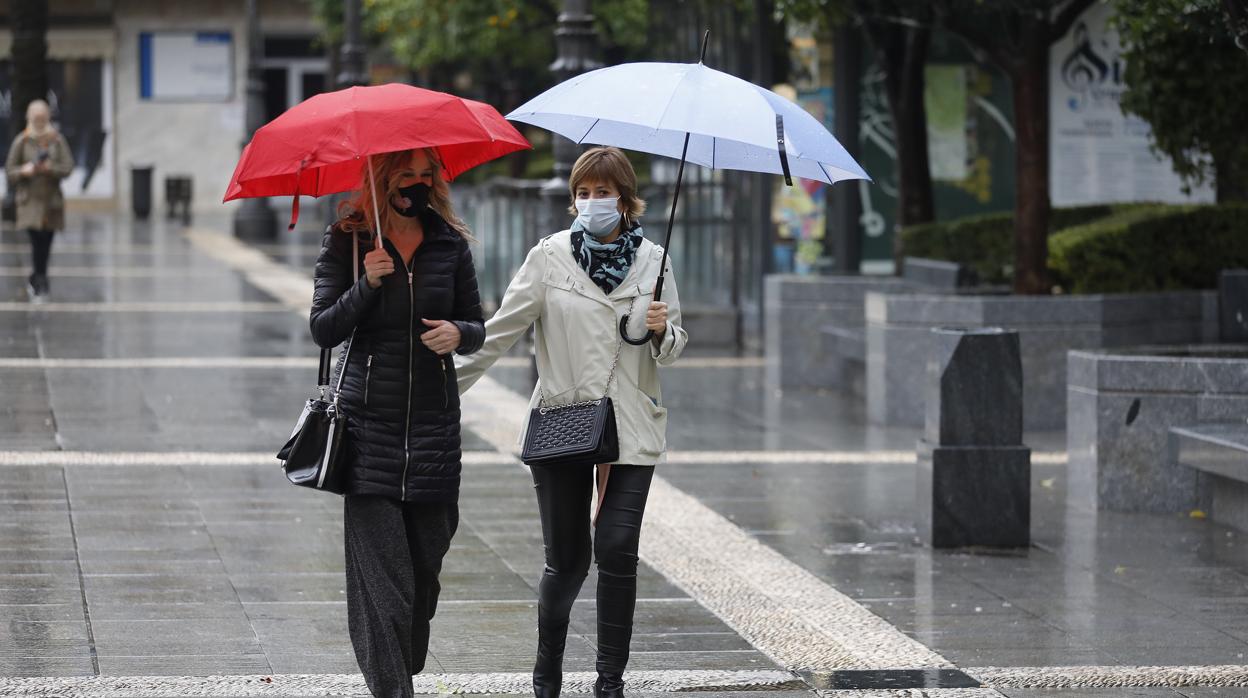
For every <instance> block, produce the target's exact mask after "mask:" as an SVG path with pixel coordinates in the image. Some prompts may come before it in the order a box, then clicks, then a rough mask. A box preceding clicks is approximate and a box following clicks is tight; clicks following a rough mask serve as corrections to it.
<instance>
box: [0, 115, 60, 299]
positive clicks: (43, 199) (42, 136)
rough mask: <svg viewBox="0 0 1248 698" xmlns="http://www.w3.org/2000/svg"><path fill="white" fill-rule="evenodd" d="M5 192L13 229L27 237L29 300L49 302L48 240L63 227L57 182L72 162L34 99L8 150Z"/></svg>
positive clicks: (50, 243)
mask: <svg viewBox="0 0 1248 698" xmlns="http://www.w3.org/2000/svg"><path fill="white" fill-rule="evenodd" d="M4 169H5V172H6V174H7V175H8V180H9V186H12V187H16V196H15V199H16V202H17V227H18V229H24V230H25V231H26V234H27V235H28V236H29V237H30V256H31V266H32V267H33V268H32V270H31V274H30V278H29V279H28V280H27V292H28V293H29V295H30V298H31V300H33V301H41V300H44V299H46V298H47V295H48V292H49V290H50V284H49V283H48V260H49V258H50V257H51V256H52V237H53V236H54V235H55V234H56V231H58V230H62V229H63V228H64V227H65V197H64V195H62V194H61V180H62V179H65V178H66V177H68V176H69V174H70V172H73V170H74V157H73V154H72V153H71V152H70V150H69V143H68V142H67V141H66V140H65V137H64V136H62V135H61V134H60V132H58V131H57V130H56V129H55V128H53V127H52V110H51V109H49V108H48V103H47V102H45V101H43V100H42V99H36V100H34V101H32V102H31V103H30V106H28V107H27V108H26V128H25V129H23V130H22V132H21V133H20V134H18V136H17V138H16V139H14V140H13V144H12V145H11V146H9V157H8V161H7V162H6V163H5V168H4Z"/></svg>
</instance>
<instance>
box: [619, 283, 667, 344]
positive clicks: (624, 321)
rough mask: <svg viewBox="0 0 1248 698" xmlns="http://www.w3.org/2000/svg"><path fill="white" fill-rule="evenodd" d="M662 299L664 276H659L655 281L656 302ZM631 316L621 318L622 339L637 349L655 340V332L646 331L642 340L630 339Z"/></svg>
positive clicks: (630, 314)
mask: <svg viewBox="0 0 1248 698" xmlns="http://www.w3.org/2000/svg"><path fill="white" fill-rule="evenodd" d="M662 297H663V275H662V274H659V278H658V279H655V281H654V300H656V301H657V300H659V299H660V298H662ZM647 309H648V308H647ZM631 316H632V313H629V314H628V315H625V316H624V317H622V318H620V339H623V340H624V341H625V342H628V343H629V344H631V345H633V346H635V347H639V346H641V345H643V344H645V343H646V342H649V341H650V340H651V339H654V330H646V334H645V335H644V336H642V338H641V339H633V338H632V337H629V336H628V318H629V317H631Z"/></svg>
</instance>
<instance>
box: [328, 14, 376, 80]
mask: <svg viewBox="0 0 1248 698" xmlns="http://www.w3.org/2000/svg"><path fill="white" fill-rule="evenodd" d="M342 16H343V22H342V28H343V36H342V51H341V52H340V53H339V54H338V56H339V61H340V62H341V63H342V69H341V71H340V72H339V73H338V75H337V77H335V78H334V82H335V83H336V85H337V88H338V89H340V90H341V89H343V88H346V87H354V86H357V85H367V84H368V69H367V66H366V65H365V61H364V58H365V54H364V42H363V41H362V40H361V39H360V0H345V2H343V4H342Z"/></svg>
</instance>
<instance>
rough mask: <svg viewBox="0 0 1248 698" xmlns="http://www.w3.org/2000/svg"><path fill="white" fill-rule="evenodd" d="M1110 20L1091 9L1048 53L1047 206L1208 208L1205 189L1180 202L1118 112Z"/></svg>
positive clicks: (1166, 173)
mask: <svg viewBox="0 0 1248 698" xmlns="http://www.w3.org/2000/svg"><path fill="white" fill-rule="evenodd" d="M1112 12H1113V8H1112V7H1111V6H1110V5H1108V4H1104V3H1097V4H1094V5H1092V7H1090V8H1088V10H1087V11H1086V12H1084V13H1083V16H1082V17H1080V18H1079V20H1078V21H1077V22H1075V26H1074V27H1073V28H1072V29H1071V31H1070V32H1069V33H1068V34H1067V35H1066V36H1065V37H1062V39H1061V40H1060V41H1058V42H1057V43H1055V44H1054V45H1053V47H1052V49H1050V51H1049V95H1050V97H1049V116H1050V118H1051V124H1050V138H1049V154H1050V165H1049V183H1050V196H1051V198H1052V201H1053V205H1054V206H1073V205H1079V204H1091V203H1114V202H1123V201H1159V202H1170V203H1182V202H1207V201H1213V200H1214V191H1213V189H1212V188H1211V187H1209V186H1204V187H1195V188H1193V190H1192V193H1191V194H1190V195H1189V194H1184V193H1183V185H1182V182H1181V180H1180V179H1179V177H1178V175H1176V174H1175V173H1174V170H1173V168H1172V167H1171V164H1170V161H1169V160H1168V159H1163V158H1159V157H1158V156H1157V155H1156V154H1154V153H1153V152H1152V150H1151V149H1150V148H1149V145H1148V144H1149V126H1148V124H1147V123H1145V122H1143V121H1142V120H1140V119H1139V118H1137V117H1135V116H1127V115H1124V114H1123V113H1122V110H1121V109H1120V108H1119V106H1118V105H1119V101H1120V100H1121V97H1122V93H1123V91H1124V89H1125V88H1124V85H1123V82H1122V76H1123V69H1124V65H1123V58H1122V49H1121V44H1120V43H1119V38H1118V33H1117V32H1116V31H1115V30H1114V29H1113V27H1112V26H1110V25H1109V18H1110V17H1111V16H1112Z"/></svg>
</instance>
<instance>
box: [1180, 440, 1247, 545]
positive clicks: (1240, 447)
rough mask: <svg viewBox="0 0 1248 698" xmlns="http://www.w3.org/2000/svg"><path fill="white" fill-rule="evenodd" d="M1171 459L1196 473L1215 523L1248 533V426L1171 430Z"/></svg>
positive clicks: (1203, 496) (1203, 497) (1203, 498)
mask: <svg viewBox="0 0 1248 698" xmlns="http://www.w3.org/2000/svg"><path fill="white" fill-rule="evenodd" d="M1170 457H1171V460H1172V461H1173V462H1175V463H1178V464H1179V465H1183V466H1187V467H1189V468H1192V469H1193V470H1196V471H1197V472H1198V473H1199V475H1198V477H1199V479H1200V490H1201V491H1202V500H1204V501H1205V502H1207V503H1206V504H1205V506H1206V507H1207V508H1208V509H1209V514H1210V516H1211V517H1212V518H1213V520H1214V521H1217V522H1218V523H1222V524H1226V525H1227V526H1233V527H1235V528H1238V529H1240V530H1245V531H1248V424H1244V423H1235V422H1232V423H1226V424H1202V425H1200V426H1194V427H1175V428H1173V429H1171V430H1170Z"/></svg>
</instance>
